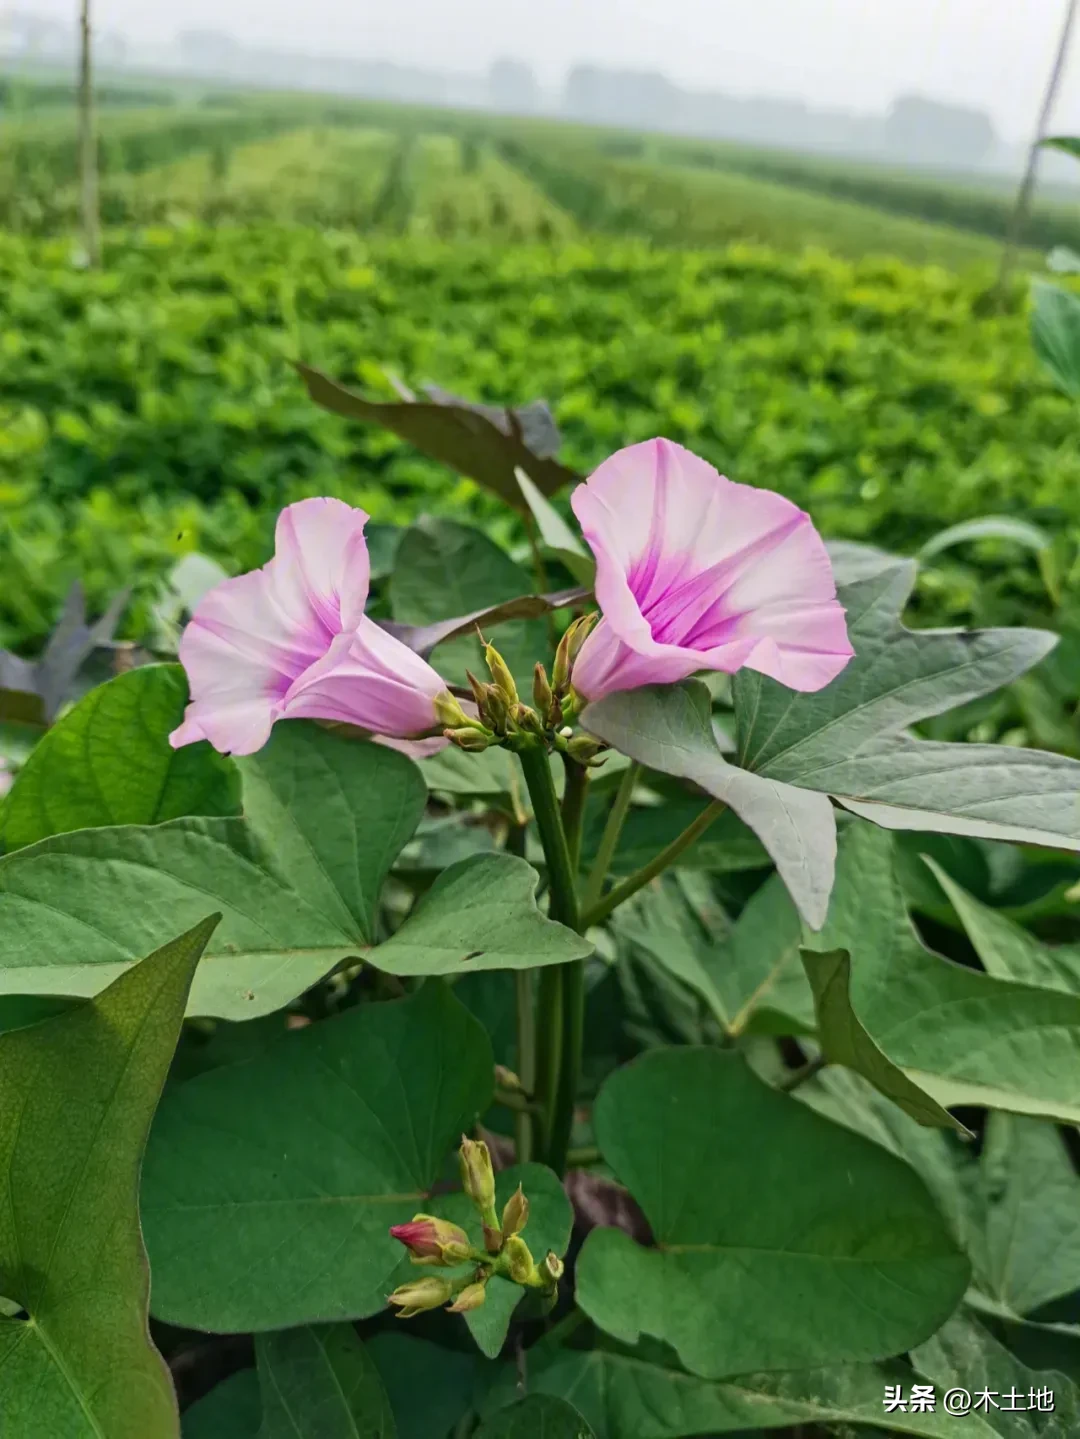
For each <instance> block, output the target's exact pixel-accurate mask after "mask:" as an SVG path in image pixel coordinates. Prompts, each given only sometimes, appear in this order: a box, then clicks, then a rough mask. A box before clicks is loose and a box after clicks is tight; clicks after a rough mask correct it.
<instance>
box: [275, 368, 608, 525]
mask: <svg viewBox="0 0 1080 1439" xmlns="http://www.w3.org/2000/svg"><path fill="white" fill-rule="evenodd" d="M297 369H298V370H299V372H300V376H301V378H302V379H303V381H304V384H305V385H306V386H307V390H308V394H309V395H310V396H311V398H312V399H313V400H314V401H315V403H316V404H317V405H321V406H322V407H323V408H324V409H326V410H332V411H333V412H334V413H335V414H337V415H344V416H345V418H346V419H350V420H362V421H365V422H367V423H369V424H376V425H382V426H384V427H385V428H386V429H388V430H392V431H393V432H394V434H395V435H400V437H401V438H402V439H403V440H406V441H407V442H408V443H409V444H411V445H415V446H416V448H417V449H418V450H421V451H422V452H423V453H424V454H425V455H430V456H431V458H432V459H433V460H438V461H439V462H440V464H444V465H448V466H449V467H450V468H451V469H452V470H456V471H457V472H458V474H461V475H467V476H468V477H469V478H470V479H472V480H475V481H476V482H477V484H479V485H483V486H484V487H485V488H486V489H489V490H491V491H492V492H493V493H494V494H496V495H498V496H499V498H500V499H502V500H505V501H506V503H507V504H509V505H513V506H514V508H515V509H518V510H522V511H523V510H524V509H525V502H524V500H523V498H522V495H521V490H520V489H519V487H518V483H517V480H516V479H515V478H514V471H515V470H516V469H518V468H519V467H520V468H522V469H525V470H527V471H528V473H529V474H530V475H531V476H532V479H533V481H534V483H535V484H536V486H537V488H538V489H539V490H540V492H541V493H542V494H545V495H553V494H554V493H555V491H556V490H558V489H561V488H562V486H563V485H565V484H570V483H574V482H576V481H577V480H579V479H580V478H581V476H580V475H577V474H575V473H574V471H573V470H568V469H567V468H566V466H565V465H560V464H559V462H558V461H557V460H555V459H553V458H552V453H553V452H552V450H551V448H550V443H551V430H552V428H553V426H552V422H551V419H550V415H548V413H547V407H546V406H545V405H543V404H542V402H540V401H535V402H534V403H533V404H532V405H530V406H526V407H524V408H523V409H518V410H514V409H505V410H502V409H496V408H495V407H494V406H475V405H469V404H467V403H465V402H464V401H455V400H454V399H453V397H452V396H447V397H446V398H447V399H449V400H450V403H447V404H443V403H440V402H438V401H433V402H431V403H423V402H415V401H414V402H405V403H396V404H395V403H385V402H383V403H379V402H376V401H373V400H367V399H365V398H364V396H363V395H358V394H357V393H356V392H355V391H354V390H349V389H346V388H345V386H344V385H339V384H338V383H337V382H336V381H335V380H332V379H330V377H329V376H328V375H324V374H322V373H321V371H319V370H313V369H310V368H309V367H308V366H307V365H297ZM435 393H436V394H437V395H438V394H439V393H440V392H438V391H436V392H435ZM541 412H542V413H541ZM556 443H557V434H556Z"/></svg>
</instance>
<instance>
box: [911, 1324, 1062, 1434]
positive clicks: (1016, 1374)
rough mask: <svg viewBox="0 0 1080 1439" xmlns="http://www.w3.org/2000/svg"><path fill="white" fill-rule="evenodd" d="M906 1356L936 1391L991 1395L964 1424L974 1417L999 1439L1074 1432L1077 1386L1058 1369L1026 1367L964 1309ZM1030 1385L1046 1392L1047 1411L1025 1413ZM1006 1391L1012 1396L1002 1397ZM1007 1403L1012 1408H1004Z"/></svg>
mask: <svg viewBox="0 0 1080 1439" xmlns="http://www.w3.org/2000/svg"><path fill="white" fill-rule="evenodd" d="M912 1360H913V1362H914V1363H915V1366H916V1368H917V1369H918V1370H919V1371H920V1373H922V1374H925V1375H926V1377H927V1378H928V1379H930V1380H932V1381H933V1382H934V1384H935V1385H936V1386H937V1389H938V1392H939V1393H944V1392H945V1391H947V1390H949V1389H952V1388H959V1389H963V1390H965V1391H966V1392H967V1393H968V1394H970V1395H971V1396H972V1398H974V1396H975V1395H977V1394H980V1393H982V1392H987V1391H988V1392H989V1393H990V1394H991V1395H992V1396H996V1397H995V1398H994V1399H992V1400H991V1402H990V1403H989V1404H984V1407H983V1408H982V1409H980V1410H979V1411H978V1413H977V1414H971V1415H969V1416H968V1417H967V1418H965V1419H964V1421H963V1422H964V1424H965V1425H968V1424H972V1423H973V1422H974V1421H975V1420H979V1421H981V1422H982V1423H983V1424H984V1425H985V1426H986V1427H987V1428H988V1429H989V1430H990V1433H991V1434H993V1435H995V1436H1000V1439H1073V1436H1075V1435H1076V1434H1077V1433H1080V1389H1078V1388H1077V1386H1076V1385H1075V1384H1073V1383H1071V1382H1070V1381H1069V1380H1068V1379H1066V1377H1065V1375H1064V1374H1059V1373H1055V1372H1054V1371H1043V1372H1039V1371H1036V1370H1032V1369H1028V1368H1027V1367H1026V1366H1025V1365H1024V1364H1022V1363H1021V1362H1020V1360H1019V1359H1017V1358H1016V1357H1015V1356H1014V1355H1012V1354H1010V1352H1009V1351H1008V1349H1006V1348H1005V1346H1004V1345H1003V1344H999V1343H998V1341H997V1340H996V1339H994V1338H993V1336H992V1335H990V1334H989V1333H988V1332H987V1330H986V1329H985V1328H984V1327H983V1325H981V1324H980V1323H979V1322H978V1320H977V1319H975V1318H973V1317H972V1316H971V1315H970V1314H966V1313H962V1314H957V1315H955V1316H954V1317H953V1318H952V1319H950V1320H949V1322H948V1324H946V1325H945V1326H944V1327H943V1328H942V1329H941V1331H940V1332H939V1333H937V1334H935V1335H934V1337H933V1338H932V1339H930V1340H928V1341H927V1342H926V1343H925V1344H922V1345H920V1346H919V1348H918V1349H916V1350H915V1352H914V1354H913V1355H912ZM1032 1390H1049V1391H1050V1394H1051V1399H1052V1403H1053V1406H1054V1407H1053V1410H1052V1411H1051V1412H1038V1411H1036V1412H1034V1413H1031V1412H1029V1410H1028V1406H1029V1403H1030V1402H1031V1393H1032ZM1007 1393H1011V1394H1013V1395H1014V1396H1016V1397H1014V1398H1013V1399H1012V1400H1011V1401H1006V1400H1005V1395H1006V1394H1007ZM1010 1402H1011V1403H1012V1404H1013V1405H1015V1406H1017V1407H1016V1408H1014V1409H1011V1410H1010V1409H1009V1408H1008V1407H1007V1404H1008V1403H1010ZM997 1405H1000V1406H1002V1407H995V1406H997ZM966 1432H967V1430H966V1429H965V1430H964V1433H966Z"/></svg>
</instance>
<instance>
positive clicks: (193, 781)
mask: <svg viewBox="0 0 1080 1439" xmlns="http://www.w3.org/2000/svg"><path fill="white" fill-rule="evenodd" d="M187 697H188V696H187V680H186V679H185V677H184V672H183V670H182V669H181V668H180V667H179V665H147V666H144V667H143V668H141V669H136V670H130V671H129V672H128V673H127V674H124V675H118V676H117V678H116V679H113V680H109V682H108V683H107V684H103V685H99V686H98V687H97V688H96V689H92V690H91V691H90V693H89V694H87V695H86V696H85V697H84V698H83V699H81V700H80V701H79V703H78V704H77V705H75V707H74V708H73V709H71V710H69V711H68V713H67V714H66V715H64V717H63V719H61V720H60V721H59V722H58V723H57V724H56V725H54V726H53V728H52V729H51V730H49V731H48V732H47V733H46V734H45V736H44V737H43V738H42V740H41V741H40V743H39V744H38V745H37V747H36V748H35V749H34V750H33V752H32V753H31V754H30V756H29V758H28V759H27V761H26V763H25V764H24V765H23V767H22V769H21V770H20V771H19V775H18V778H17V779H16V781H15V784H14V785H13V786H12V789H11V792H10V794H9V795H8V797H7V800H6V802H5V803H4V806H3V808H2V809H0V850H6V851H9V852H10V851H11V850H15V849H21V848H22V847H23V846H24V845H28V844H34V843H35V842H36V841H37V840H39V839H46V838H47V837H48V836H49V835H54V834H64V833H67V832H69V831H71V830H76V829H99V828H101V827H102V826H104V825H115V824H159V823H161V822H162V821H163V820H170V819H178V818H179V817H180V816H182V815H192V814H197V815H226V814H237V813H238V812H239V809H240V781H239V777H238V775H237V772H236V768H235V766H234V765H233V763H232V761H231V760H229V759H226V758H225V757H224V756H223V755H219V754H216V753H215V752H214V750H212V749H211V748H210V746H209V744H207V743H206V742H205V741H202V742H201V743H199V744H194V745H186V746H185V747H184V748H183V749H178V750H174V749H172V748H171V747H170V745H169V734H170V732H171V731H172V730H174V729H175V728H176V727H177V725H178V724H179V723H180V721H181V719H182V717H183V713H184V706H185V705H186V703H187Z"/></svg>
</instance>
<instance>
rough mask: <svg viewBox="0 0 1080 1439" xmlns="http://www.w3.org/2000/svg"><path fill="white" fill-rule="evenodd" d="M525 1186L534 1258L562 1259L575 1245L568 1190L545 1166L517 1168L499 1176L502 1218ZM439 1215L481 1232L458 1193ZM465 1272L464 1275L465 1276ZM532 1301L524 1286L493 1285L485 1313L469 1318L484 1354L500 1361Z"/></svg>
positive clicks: (496, 1281) (443, 1201)
mask: <svg viewBox="0 0 1080 1439" xmlns="http://www.w3.org/2000/svg"><path fill="white" fill-rule="evenodd" d="M519 1184H520V1185H521V1187H522V1189H523V1190H524V1192H525V1195H526V1197H527V1198H528V1201H529V1222H528V1225H527V1226H526V1228H525V1231H524V1233H523V1234H522V1238H523V1239H524V1240H525V1242H526V1244H528V1246H529V1249H530V1251H531V1252H532V1255H533V1258H534V1259H536V1260H537V1261H539V1260H541V1259H543V1257H544V1255H545V1254H546V1253H547V1252H548V1250H549V1249H550V1250H553V1251H554V1252H555V1253H556V1254H557V1255H558V1256H559V1258H560V1259H561V1258H562V1256H563V1255H564V1254H565V1253H566V1250H567V1246H568V1245H569V1243H570V1230H571V1229H572V1227H573V1223H574V1215H573V1210H572V1209H571V1207H570V1200H569V1199H568V1198H567V1196H566V1190H565V1189H564V1188H563V1187H562V1184H561V1183H560V1182H559V1179H558V1177H557V1176H556V1175H555V1173H554V1172H553V1171H552V1170H550V1169H547V1168H545V1166H544V1165H542V1164H515V1165H513V1166H511V1168H509V1169H503V1170H500V1171H499V1173H498V1174H497V1175H496V1176H495V1193H496V1207H497V1209H498V1211H499V1213H500V1214H501V1213H502V1207H503V1205H504V1204H505V1203H506V1201H507V1200H508V1199H509V1198H510V1196H511V1194H513V1192H514V1190H515V1189H517V1187H518V1185H519ZM437 1208H438V1212H439V1213H440V1214H442V1215H445V1216H446V1218H448V1219H452V1220H453V1221H454V1222H455V1223H456V1224H460V1225H461V1226H462V1228H463V1229H465V1230H466V1231H470V1230H472V1231H475V1229H476V1211H475V1210H474V1209H473V1207H472V1204H471V1202H470V1201H469V1199H468V1198H466V1196H465V1195H464V1194H463V1193H462V1192H460V1191H458V1193H456V1194H451V1195H448V1196H446V1197H440V1198H439V1200H438V1202H437ZM462 1272H464V1271H462ZM523 1299H524V1300H525V1302H526V1304H527V1303H528V1296H527V1295H526V1292H525V1290H523V1289H522V1288H521V1287H520V1286H519V1285H517V1284H514V1283H512V1282H511V1281H510V1280H509V1279H503V1278H501V1277H500V1276H498V1275H496V1276H495V1277H493V1278H492V1279H490V1280H489V1281H488V1286H487V1297H486V1299H485V1301H484V1303H483V1305H482V1306H481V1307H480V1308H479V1309H474V1310H471V1311H470V1312H469V1313H467V1314H466V1316H465V1319H466V1322H467V1324H468V1326H469V1329H470V1330H471V1331H472V1336H473V1338H474V1339H475V1340H476V1343H477V1345H478V1346H479V1348H480V1350H481V1352H482V1353H483V1354H486V1355H487V1357H488V1358H489V1359H497V1358H498V1356H499V1353H500V1351H501V1350H502V1347H503V1344H504V1343H505V1341H506V1336H507V1333H508V1332H509V1329H510V1320H511V1319H512V1317H513V1314H514V1310H515V1309H516V1308H517V1307H518V1304H519V1303H521V1302H522V1300H523Z"/></svg>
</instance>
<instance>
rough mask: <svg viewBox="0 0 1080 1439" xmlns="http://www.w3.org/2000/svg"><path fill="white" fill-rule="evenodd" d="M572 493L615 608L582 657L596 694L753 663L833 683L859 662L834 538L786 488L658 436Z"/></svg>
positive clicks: (811, 684)
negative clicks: (838, 578)
mask: <svg viewBox="0 0 1080 1439" xmlns="http://www.w3.org/2000/svg"><path fill="white" fill-rule="evenodd" d="M570 503H571V504H572V505H573V508H574V513H575V514H576V515H577V517H578V520H579V521H580V522H581V528H582V530H583V532H584V535H585V538H586V540H587V541H588V543H589V547H590V548H591V550H592V552H593V554H594V555H595V556H596V599H597V602H598V603H599V605H600V608H601V610H602V612H603V618H602V620H601V621H600V623H599V624H598V625H597V627H596V629H595V630H593V632H592V634H590V635H589V637H588V639H587V640H586V641H585V643H584V645H583V646H582V648H581V651H580V653H579V654H578V656H577V659H576V661H575V663H574V670H573V685H574V689H575V690H576V691H577V692H578V693H579V694H580V695H581V696H582V697H583V698H585V699H588V700H597V699H600V698H602V696H604V695H607V694H611V693H613V692H614V691H615V690H628V689H637V688H638V687H639V686H641V685H650V684H673V683H674V682H675V681H676V680H681V679H685V678H686V677H687V676H688V675H692V674H694V673H695V672H696V671H698V670H705V669H710V670H724V671H726V672H727V673H729V674H731V673H733V672H734V671H735V670H738V669H742V668H743V666H744V665H745V666H747V667H748V668H750V669H754V670H760V671H761V672H762V673H763V674H767V675H771V676H772V677H773V679H776V680H779V681H780V682H781V684H785V685H787V686H788V687H789V688H791V689H795V690H819V689H821V688H823V686H825V685H827V684H828V683H829V681H830V680H833V679H835V678H836V676H837V675H838V674H839V673H840V671H841V670H842V669H843V668H844V666H845V665H846V664H847V662H848V660H849V659H850V658H851V656H852V653H853V651H852V648H851V645H850V644H849V642H848V637H847V626H846V624H845V622H844V611H843V609H842V608H841V606H840V605H839V604H838V603H837V599H836V585H835V583H834V581H833V575H832V567H831V565H830V563H829V557H828V554H827V553H826V550H825V546H824V544H823V543H822V540H821V537H820V535H819V534H818V532H817V531H816V530H815V529H814V526H813V524H812V522H811V520H810V517H809V515H806V514H804V513H803V512H802V510H800V509H798V508H797V507H796V506H795V505H793V504H792V503H791V501H790V500H785V499H784V498H783V496H782V495H777V494H774V493H773V492H772V491H771V490H758V489H754V488H753V487H752V486H750V485H737V484H733V483H732V481H731V480H728V479H725V478H724V476H723V475H720V474H717V472H716V470H714V469H713V467H712V466H711V465H710V464H707V463H706V462H705V461H704V460H702V459H699V458H698V456H697V455H694V454H691V452H690V451H689V450H685V449H683V447H682V446H681V445H675V444H672V442H671V441H670V440H648V441H646V442H645V443H644V444H640V445H630V446H629V447H628V448H627V449H624V450H620V451H619V452H618V453H617V454H615V455H612V457H611V458H610V459H609V460H605V461H604V463H603V464H602V465H601V466H600V467H599V469H597V470H596V471H595V472H594V473H593V474H592V475H591V476H590V478H589V479H588V481H587V482H586V483H585V484H583V485H579V486H578V488H577V489H576V490H575V491H574V493H573V496H572V497H571V501H570Z"/></svg>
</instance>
